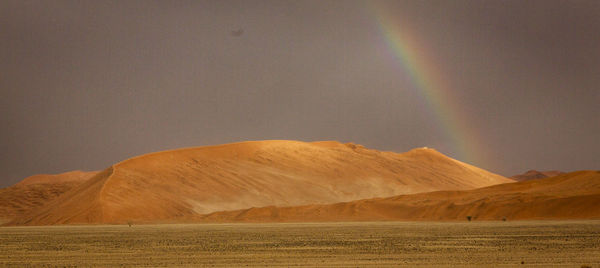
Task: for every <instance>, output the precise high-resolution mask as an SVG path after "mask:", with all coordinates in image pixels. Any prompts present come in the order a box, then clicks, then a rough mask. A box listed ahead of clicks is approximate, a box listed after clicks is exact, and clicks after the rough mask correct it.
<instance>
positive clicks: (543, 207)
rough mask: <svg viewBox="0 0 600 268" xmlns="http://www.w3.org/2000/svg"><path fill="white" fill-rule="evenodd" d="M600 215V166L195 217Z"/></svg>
mask: <svg viewBox="0 0 600 268" xmlns="http://www.w3.org/2000/svg"><path fill="white" fill-rule="evenodd" d="M467 216H472V218H473V219H475V220H500V219H503V218H506V219H508V220H524V219H600V171H579V172H573V173H568V174H563V175H559V176H556V177H552V178H548V179H544V180H531V181H525V182H518V183H507V184H501V185H495V186H490V187H485V188H480V189H475V190H468V191H439V192H431V193H421V194H413V195H400V196H395V197H390V198H375V199H367V200H358V201H352V202H345V203H336V204H329V205H308V206H298V207H282V208H279V207H273V206H272V207H263V208H250V209H244V210H238V211H225V212H216V213H212V214H208V215H205V216H201V217H197V218H195V220H196V221H205V222H297V221H378V220H434V221H435V220H461V221H464V220H466V217H467Z"/></svg>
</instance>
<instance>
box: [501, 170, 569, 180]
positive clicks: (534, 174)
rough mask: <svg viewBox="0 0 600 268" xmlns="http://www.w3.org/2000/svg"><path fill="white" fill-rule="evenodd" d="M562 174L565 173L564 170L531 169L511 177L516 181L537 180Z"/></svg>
mask: <svg viewBox="0 0 600 268" xmlns="http://www.w3.org/2000/svg"><path fill="white" fill-rule="evenodd" d="M560 174H564V172H562V171H558V170H550V171H537V170H529V171H527V172H525V173H523V174H519V175H514V176H512V177H510V178H511V179H513V180H516V181H528V180H537V179H543V178H549V177H554V176H558V175H560Z"/></svg>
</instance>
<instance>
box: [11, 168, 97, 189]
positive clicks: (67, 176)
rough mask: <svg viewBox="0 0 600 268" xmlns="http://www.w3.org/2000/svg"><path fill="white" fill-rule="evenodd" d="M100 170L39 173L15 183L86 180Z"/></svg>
mask: <svg viewBox="0 0 600 268" xmlns="http://www.w3.org/2000/svg"><path fill="white" fill-rule="evenodd" d="M98 172H99V171H81V170H74V171H69V172H65V173H61V174H55V175H50V174H38V175H33V176H30V177H27V178H25V179H23V180H22V181H20V182H18V183H17V184H15V185H18V186H25V185H31V184H42V183H61V182H80V183H81V182H84V181H86V180H87V179H89V178H91V177H93V176H94V175H96V174H98Z"/></svg>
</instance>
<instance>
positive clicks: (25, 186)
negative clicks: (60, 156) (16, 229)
mask: <svg viewBox="0 0 600 268" xmlns="http://www.w3.org/2000/svg"><path fill="white" fill-rule="evenodd" d="M97 173H98V172H96V171H93V172H84V171H71V172H66V173H62V174H57V175H47V174H41V175H34V176H31V177H27V178H25V179H23V180H22V181H21V182H19V183H17V184H15V185H13V186H11V187H7V188H4V189H0V221H4V220H8V219H12V218H13V217H16V216H19V215H22V214H24V213H26V212H28V211H30V210H32V209H34V208H37V207H40V206H42V205H44V204H46V203H48V202H50V201H52V200H54V199H55V198H57V197H58V196H60V195H61V194H63V193H65V192H67V191H68V190H70V189H72V188H74V187H76V186H78V185H80V184H82V183H83V182H85V181H86V180H87V179H89V178H91V177H93V176H94V175H95V174H97Z"/></svg>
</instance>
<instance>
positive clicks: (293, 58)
mask: <svg viewBox="0 0 600 268" xmlns="http://www.w3.org/2000/svg"><path fill="white" fill-rule="evenodd" d="M380 10H385V11H386V15H385V16H388V17H384V15H382V14H381V13H379V11H380ZM598 14H600V2H599V1H568V2H567V1H552V0H550V1H515V0H510V1H392V2H385V1H374V2H363V1H170V2H167V1H127V2H120V1H81V2H79V1H52V2H44V1H28V2H25V1H2V2H0V37H1V38H2V39H1V40H3V42H1V43H0V58H1V59H2V60H0V73H1V75H0V92H1V94H2V97H1V98H0V114H1V115H0V120H1V121H0V122H1V123H2V126H3V128H2V132H0V148H1V149H2V153H0V161H1V164H0V165H1V168H2V170H3V175H2V176H1V177H0V187H6V186H9V185H12V184H14V183H16V182H18V181H20V180H21V179H23V178H25V177H27V176H30V175H34V174H39V173H51V174H53V173H61V172H66V171H70V170H76V169H81V170H101V169H104V168H106V167H108V166H109V165H111V164H113V163H116V162H119V161H121V160H124V159H127V158H130V157H133V156H136V155H140V154H144V153H150V152H155V151H161V150H168V149H176V148H180V147H192V146H202V145H213V144H223V143H230V142H237V141H245V140H266V139H290V140H304V141H317V140H339V141H341V142H354V143H358V144H362V145H364V146H366V147H368V148H374V149H378V150H385V151H395V152H404V151H408V150H410V149H412V148H416V147H423V146H427V147H432V148H435V149H437V150H438V151H440V152H442V153H444V154H446V155H448V156H450V157H452V158H455V159H458V160H461V161H465V162H467V163H469V164H472V165H475V166H477V167H480V168H484V169H486V170H489V171H491V172H495V173H498V174H501V175H504V176H511V175H515V174H519V173H522V172H524V171H526V170H528V169H538V170H561V171H567V172H568V171H574V170H582V169H599V168H600V167H599V166H598V163H600V154H598V152H599V151H600V142H598V137H600V118H599V115H600V86H599V85H600V49H598V48H599V47H600V35H598V33H599V32H600V16H598ZM400 24H401V25H400ZM394 27H396V28H397V29H399V31H400V32H402V34H401V35H400V36H402V37H403V38H404V39H401V38H398V36H395V35H394V34H393V33H392V34H389V33H388V32H386V29H390V28H394ZM386 33H388V35H386ZM393 38H398V39H399V40H400V41H399V42H400V43H401V44H408V43H410V44H413V45H414V47H411V46H408V45H406V48H405V49H404V50H403V52H405V53H407V54H409V55H408V56H407V57H409V56H410V54H411V53H412V52H414V54H415V55H420V56H421V57H417V56H415V58H414V59H417V62H415V64H410V61H409V60H406V61H403V60H402V55H399V54H401V53H399V52H398V50H397V48H394V47H393V42H391V41H390V40H391V39H393ZM406 39H410V40H406ZM409 41H410V42H409ZM404 42H406V43H404ZM411 49H412V50H411ZM405 56H406V55H405ZM419 59H427V61H425V60H423V61H422V62H421V61H418V60H419ZM415 66H426V67H427V68H416V67H415ZM413 69H414V70H413ZM411 72H413V73H412V74H411ZM415 74H416V77H421V78H423V80H424V81H425V82H428V81H427V80H430V79H429V78H431V77H432V76H433V75H436V77H438V78H439V79H438V80H436V83H431V84H432V89H431V91H430V93H432V94H433V95H434V96H431V95H427V92H426V91H425V90H423V89H422V88H420V84H419V81H416V79H415ZM431 80H434V79H431ZM436 93H443V94H436ZM436 96H440V99H439V100H440V101H439V102H436V101H435V99H434V98H433V97H436ZM441 96H446V97H447V98H442V97H441ZM444 107H446V110H449V111H451V112H453V113H455V114H456V115H461V117H460V118H459V119H461V120H463V121H464V122H465V123H466V124H467V126H466V127H468V129H469V131H466V130H464V129H463V128H462V127H458V126H456V125H454V124H453V123H452V121H450V120H446V119H445V118H444V113H442V112H440V111H444V109H441V108H444ZM462 115H464V117H462ZM459 132H460V133H462V134H461V135H458V134H456V133H459ZM467 134H468V135H467ZM453 135H454V136H455V137H460V138H462V139H463V140H462V141H461V143H463V144H464V145H461V144H460V143H457V141H456V140H455V137H454V136H453ZM474 143H478V144H479V147H478V148H477V149H472V148H471V149H469V148H467V149H465V148H462V147H471V146H473V145H472V144H474ZM462 150H464V151H473V153H472V154H470V157H468V159H467V154H463V153H461V151H462Z"/></svg>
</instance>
